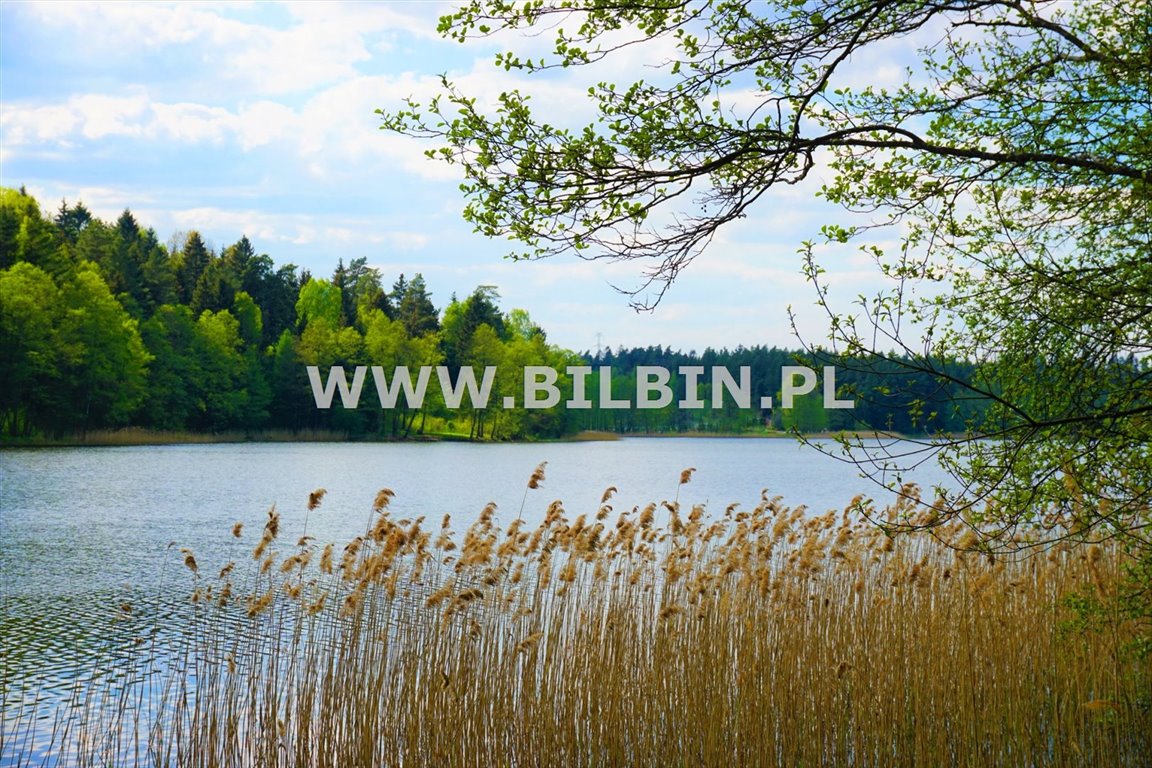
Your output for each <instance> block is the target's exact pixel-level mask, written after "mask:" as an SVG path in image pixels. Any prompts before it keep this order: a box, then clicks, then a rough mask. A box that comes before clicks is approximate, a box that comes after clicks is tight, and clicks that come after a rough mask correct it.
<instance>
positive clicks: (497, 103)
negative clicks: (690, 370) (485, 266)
mask: <svg viewBox="0 0 1152 768" xmlns="http://www.w3.org/2000/svg"><path fill="white" fill-rule="evenodd" d="M1149 30H1152V4H1149V3H1147V2H1144V1H1143V0H1120V1H1119V2H1114V1H1113V0H1087V1H1086V2H1080V3H1074V4H1070V3H1061V2H1055V1H1054V0H1053V1H1046V0H1033V1H1032V2H1020V1H1019V0H955V1H953V2H892V1H891V0H771V1H768V2H757V3H746V2H727V1H724V0H714V1H707V0H705V1H701V2H695V1H693V2H688V1H687V0H684V1H681V0H656V1H655V2H645V3H633V2H591V1H589V2H580V1H579V0H575V1H573V0H566V1H565V2H533V3H514V2H507V1H506V0H494V1H492V2H482V1H481V0H474V1H473V2H469V3H466V4H465V5H463V6H462V7H460V8H459V9H457V10H456V11H454V12H453V13H451V14H450V15H447V16H445V17H443V18H442V19H441V22H440V32H441V34H443V35H445V36H447V37H450V38H454V39H456V40H459V41H461V42H463V41H466V40H469V39H475V38H486V37H494V38H495V37H496V36H500V35H503V34H504V33H509V32H511V33H528V34H530V35H532V36H533V37H535V38H538V37H539V36H541V35H543V36H546V37H548V38H550V39H551V41H552V47H551V51H549V52H547V53H545V54H544V55H540V53H539V52H538V51H539V48H540V45H539V40H537V39H531V38H530V37H529V36H528V35H524V36H522V37H520V38H519V40H520V41H521V42H520V46H521V50H520V51H516V50H506V51H503V52H501V53H499V54H497V55H496V57H495V62H494V64H495V65H496V66H497V67H499V68H501V69H504V70H508V71H512V72H515V73H517V74H520V75H523V76H534V77H536V78H537V79H541V80H544V81H545V82H546V81H547V78H548V77H550V76H552V72H553V71H554V70H563V69H568V70H571V68H581V67H584V68H588V69H589V71H590V72H592V73H596V72H598V71H601V69H602V68H606V67H609V66H610V65H611V63H612V62H613V61H615V60H626V61H628V62H629V65H630V68H629V69H628V70H627V71H628V72H629V73H636V74H642V78H640V77H636V75H633V76H632V77H631V78H630V77H627V76H625V77H624V79H620V80H618V79H617V78H619V77H620V75H619V74H618V73H619V72H620V71H621V70H619V69H617V70H615V71H614V72H615V73H616V74H614V75H613V76H612V79H613V80H614V81H607V80H606V81H601V82H599V83H597V84H594V85H591V86H590V87H589V88H588V98H589V100H590V108H591V109H592V110H593V113H594V117H593V118H592V119H591V120H590V121H589V122H588V123H587V124H582V125H568V124H565V122H564V121H565V119H566V116H561V115H552V114H538V113H537V112H536V111H534V109H533V107H532V103H531V99H530V97H529V95H527V94H526V93H523V92H521V91H520V90H509V91H506V92H503V93H501V94H499V96H498V97H497V98H495V99H494V100H491V101H489V102H485V101H482V100H481V99H480V98H479V95H478V94H473V93H468V92H466V91H465V90H463V89H462V88H460V87H459V86H457V85H456V84H455V83H453V82H452V81H451V80H450V79H448V78H447V77H445V78H444V79H443V81H442V90H441V93H440V94H439V95H438V96H437V97H435V98H433V99H432V100H430V101H428V102H427V103H418V102H415V101H409V103H408V105H407V106H406V107H405V108H402V109H399V110H394V111H391V112H383V111H382V112H381V116H382V120H383V125H382V127H383V128H384V129H387V130H391V131H397V132H401V133H404V134H407V135H410V136H416V137H423V138H426V139H430V140H432V141H433V144H434V146H433V148H432V149H430V150H429V151H428V154H429V155H430V156H431V157H434V158H438V159H441V160H443V161H444V162H446V163H450V164H454V165H456V166H458V167H459V168H460V169H462V172H463V176H464V183H463V185H462V191H463V194H464V196H465V197H466V200H467V204H466V207H465V210H464V216H465V218H466V219H467V220H468V221H469V222H471V223H472V224H474V225H475V227H476V229H477V230H478V231H479V232H481V233H483V234H485V235H488V236H492V237H507V238H511V239H513V240H516V241H518V242H519V244H520V247H519V248H518V250H517V251H516V252H515V253H513V254H510V255H512V256H513V257H514V258H541V257H547V256H553V255H557V254H561V253H575V254H577V255H579V256H581V257H584V258H588V259H614V260H637V261H638V263H639V264H641V265H643V267H642V268H643V274H644V282H643V284H642V285H641V286H640V288H638V289H636V290H634V291H631V292H630V293H631V301H632V302H633V304H634V305H635V306H637V307H638V308H652V307H653V306H655V305H656V304H657V303H658V302H659V301H660V299H661V297H662V296H663V295H664V293H665V291H666V290H668V288H669V286H670V284H671V283H672V282H673V281H675V280H676V279H677V278H678V277H679V276H680V275H681V273H682V271H683V270H684V269H685V268H686V267H688V266H689V264H690V263H691V262H692V261H693V260H694V259H695V258H697V257H698V256H699V255H700V254H701V253H702V252H703V251H704V250H705V248H706V247H707V246H708V244H709V242H710V241H711V240H712V239H713V237H714V236H715V234H716V233H717V232H718V231H719V230H720V229H721V228H723V227H725V226H728V225H730V224H731V223H732V222H735V221H737V220H739V219H740V218H742V217H745V216H747V215H749V213H750V212H751V211H753V210H754V208H753V206H755V205H756V204H757V203H758V202H759V201H761V200H764V199H765V198H767V197H768V196H769V195H770V194H771V193H772V191H773V190H774V189H777V188H780V187H782V186H786V185H794V184H797V183H800V182H801V181H804V180H806V179H807V180H813V181H819V182H822V183H821V186H820V191H819V195H820V196H821V197H823V198H825V199H826V200H828V201H830V202H832V203H836V204H839V205H841V206H843V207H844V208H846V209H848V211H849V212H850V213H846V214H844V215H843V216H841V217H839V218H838V219H837V220H836V221H830V222H829V223H828V225H827V226H825V227H824V228H823V229H822V230H821V231H820V232H819V233H815V232H814V233H813V239H812V240H811V241H809V242H806V243H798V244H797V245H798V246H799V247H800V250H801V253H802V264H803V268H804V270H805V272H806V274H807V276H808V277H809V279H810V280H811V281H812V283H813V285H814V290H815V292H816V296H817V298H818V301H819V302H820V303H821V304H822V305H823V306H824V307H825V309H826V310H827V312H828V317H829V321H830V329H831V331H830V337H829V338H828V339H826V340H823V341H822V343H828V344H830V345H831V354H834V355H836V354H846V355H849V356H852V357H854V358H857V359H864V360H868V361H869V364H872V365H876V364H880V365H889V364H895V365H896V366H897V367H899V368H901V369H903V370H906V371H912V372H917V373H925V374H928V375H929V376H931V377H932V378H933V379H934V380H935V381H937V382H938V385H939V387H941V388H944V387H949V386H956V385H959V391H958V392H954V393H953V395H952V396H951V398H950V402H949V405H948V407H950V408H952V409H954V410H956V411H961V410H963V409H964V408H965V407H966V403H967V402H968V400H969V399H970V398H979V399H990V400H992V401H993V402H994V403H995V406H994V407H993V408H991V409H987V410H984V409H981V410H980V411H979V413H974V414H973V415H972V418H971V419H970V420H969V422H968V423H967V426H966V429H965V430H964V433H963V434H962V435H961V436H957V435H956V434H954V433H949V434H941V435H939V436H937V437H936V438H935V439H932V440H928V441H925V444H924V446H923V447H924V449H925V450H926V451H928V452H929V453H930V454H933V455H937V456H938V457H939V458H940V460H942V461H943V462H944V463H945V464H946V465H947V466H948V467H949V468H951V469H952V470H953V472H954V474H955V475H956V476H957V477H958V478H959V479H960V480H961V481H962V482H963V488H964V490H963V492H960V493H946V492H944V491H943V490H940V491H939V494H938V495H939V497H940V498H938V499H936V500H931V499H926V500H925V501H926V504H929V505H930V506H929V511H928V513H927V514H919V515H917V516H915V517H914V518H909V519H907V520H902V521H895V522H893V523H892V526H893V527H894V528H900V527H913V528H915V527H934V526H937V525H939V524H941V523H943V522H946V521H948V520H953V519H957V518H959V519H961V520H963V521H965V522H967V523H969V524H970V525H972V526H973V527H974V528H975V529H976V530H978V531H979V532H980V533H981V534H982V537H983V538H982V541H981V545H982V546H988V547H990V546H992V545H993V544H998V545H1002V546H1005V547H1015V546H1019V545H1021V544H1023V545H1031V544H1033V543H1037V542H1041V543H1043V542H1048V541H1051V540H1052V539H1053V538H1058V537H1063V536H1069V535H1072V536H1077V537H1080V538H1094V537H1106V536H1121V537H1124V538H1125V539H1126V540H1127V541H1129V542H1130V543H1132V544H1133V545H1135V546H1139V547H1143V548H1144V549H1145V551H1147V550H1148V549H1149V548H1152V541H1150V539H1149V526H1150V525H1152V513H1150V511H1149V510H1150V507H1152V366H1150V365H1149V352H1152V78H1150V77H1149V75H1148V73H1149V72H1152V44H1150V43H1152V34H1150V32H1149ZM498 39H500V40H504V39H505V38H504V37H499V38H498ZM914 52H915V53H914ZM893 59H894V60H896V61H898V62H900V63H901V64H906V65H907V67H906V68H905V69H904V70H903V72H902V74H901V75H900V76H899V77H897V78H896V79H895V80H894V81H893V82H891V83H887V84H884V83H876V82H875V79H876V78H874V77H873V70H872V69H869V70H867V71H862V69H861V68H862V67H874V66H875V62H877V61H892V60H893ZM637 61H639V62H642V63H643V64H646V65H648V66H645V67H639V68H638V67H637V66H636V62H637ZM593 77H595V74H593ZM633 78H634V79H633ZM852 214H855V216H853V215H852ZM884 228H887V231H884V232H881V231H878V230H882V229H884ZM882 237H888V238H889V241H888V242H887V244H886V245H881V244H880V243H882V242H884V241H883V240H881V238H882ZM893 240H894V241H895V244H894V245H893V244H892V241H893ZM853 244H855V245H857V246H858V247H859V248H861V249H862V250H863V251H864V252H865V253H866V254H867V255H868V256H870V257H871V258H873V259H874V260H875V263H876V265H877V269H878V272H879V273H880V274H882V275H884V276H886V277H888V278H890V280H891V282H890V285H891V286H892V287H891V290H888V291H885V292H883V293H881V294H879V295H877V296H871V297H863V296H862V297H859V300H858V301H857V302H856V303H855V304H854V305H853V306H852V308H851V309H845V308H844V307H841V306H839V305H837V304H836V303H835V302H834V297H833V296H832V295H831V294H830V293H829V286H828V284H827V281H826V272H825V270H826V269H827V268H828V267H829V265H828V264H827V263H826V262H825V263H821V261H820V259H819V258H818V256H817V254H818V253H820V251H819V250H818V248H817V246H821V245H823V246H831V247H832V249H833V250H832V251H831V252H832V253H836V252H837V251H836V250H835V249H839V250H840V251H843V250H844V249H845V248H850V247H851V246H852V245H853ZM809 343H810V344H811V346H812V347H813V349H814V351H818V350H816V347H819V346H821V344H818V343H816V341H815V340H809ZM954 360H967V361H970V362H972V363H974V364H975V365H976V375H975V376H974V377H973V378H972V379H971V380H969V381H965V382H960V380H959V379H958V378H957V377H956V376H955V374H954V372H953V371H951V370H950V365H951V363H950V362H949V361H954ZM860 394H863V393H860ZM926 403H927V399H926V398H924V397H922V396H920V395H919V394H915V395H912V396H909V397H908V398H907V399H906V405H907V408H908V410H909V412H910V413H911V414H912V417H913V418H914V419H915V420H918V421H920V422H921V423H923V422H924V421H925V420H928V419H930V418H931V417H932V416H933V415H934V413H933V412H932V410H931V409H930V408H928V407H927V405H926ZM845 448H846V450H848V451H850V456H851V457H852V458H853V459H854V460H858V461H859V460H863V461H864V462H865V464H864V465H865V466H867V467H869V468H870V469H871V470H872V471H873V472H874V474H875V476H876V477H877V479H879V480H881V481H882V482H885V483H886V484H892V485H894V486H895V487H897V488H899V487H901V485H902V478H901V474H902V472H901V471H902V470H903V469H905V468H907V467H908V466H909V465H910V464H912V463H915V462H917V461H921V460H924V458H925V457H924V456H923V455H919V454H917V455H912V456H909V455H892V454H890V453H886V450H887V447H886V446H885V445H881V446H879V448H877V447H876V446H875V444H871V445H866V444H863V443H857V444H855V445H847V446H845ZM862 452H863V453H862ZM908 492H909V493H913V491H912V490H910V489H909V491H908ZM1025 531H1027V533H1026V532H1025Z"/></svg>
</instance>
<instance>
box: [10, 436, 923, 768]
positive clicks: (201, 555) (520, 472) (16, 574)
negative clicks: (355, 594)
mask: <svg viewBox="0 0 1152 768" xmlns="http://www.w3.org/2000/svg"><path fill="white" fill-rule="evenodd" d="M542 461H547V462H548V465H547V469H546V478H545V481H544V482H543V484H542V487H541V488H539V489H536V490H527V487H526V486H527V481H528V478H529V476H530V475H531V474H532V471H533V469H535V467H536V466H537V465H538V464H539V463H540V462H542ZM688 467H695V468H696V471H695V473H694V474H693V475H692V479H691V482H689V483H688V484H686V485H683V486H681V485H680V484H679V478H680V473H681V471H682V470H683V469H686V468H688ZM905 479H908V480H914V481H916V482H919V483H920V484H921V485H922V486H924V487H929V486H932V485H934V484H937V483H942V482H944V481H945V477H944V475H943V474H942V473H941V472H940V471H939V470H938V469H936V468H935V465H934V464H933V465H931V466H924V467H921V468H920V469H919V470H917V471H916V472H913V473H912V474H910V475H908V476H906V477H905ZM608 486H616V487H617V489H618V492H617V494H616V496H615V497H614V498H613V500H612V502H611V503H612V504H613V506H614V508H615V509H616V510H618V511H622V510H628V509H631V508H632V507H633V506H643V505H645V504H647V503H649V502H660V501H662V500H672V499H674V498H676V497H677V494H678V495H679V501H680V502H681V504H682V505H685V506H687V505H692V504H700V503H703V504H705V505H706V508H707V510H708V511H709V512H710V513H711V514H713V515H720V514H722V513H723V511H724V508H725V507H726V506H728V505H729V504H731V503H739V504H740V505H741V506H743V507H745V508H751V507H753V506H755V505H756V503H757V502H758V501H759V500H760V497H761V492H762V491H763V490H764V489H767V492H768V494H769V495H770V496H776V495H779V496H782V497H783V500H784V503H786V504H788V505H792V506H797V505H801V504H804V505H807V506H808V507H809V508H810V509H811V510H813V511H815V512H824V511H826V510H828V509H842V508H843V507H844V506H845V505H846V504H847V503H848V502H849V501H850V500H851V499H852V498H853V497H854V496H856V495H857V494H865V495H866V496H869V497H872V498H874V499H875V501H876V502H877V505H878V506H882V505H884V504H885V503H888V502H889V501H891V499H892V496H891V494H890V493H888V492H886V491H884V489H882V488H880V487H879V486H877V485H875V484H874V483H872V482H870V481H869V480H867V479H864V478H861V477H860V476H859V469H858V468H857V467H855V466H854V465H852V464H850V463H845V462H842V461H838V460H837V459H834V458H831V457H829V456H825V455H823V454H821V453H820V452H819V451H817V450H815V449H813V448H811V447H807V446H802V445H800V444H798V443H796V442H793V441H791V440H781V439H748V438H743V439H737V438H634V439H623V440H618V441H605V442H575V443H539V444H517V445H483V444H468V443H417V444H396V443H391V444H348V443H339V444H325V443H304V444H287V443H276V444H222V445H169V446H141V447H107V448H103V447H102V448H61V449H28V450H4V451H0V586H2V601H3V606H2V608H3V611H2V623H0V683H2V685H0V688H2V697H3V706H4V716H3V721H2V724H0V725H2V728H3V730H2V731H0V737H2V738H0V765H8V764H12V763H16V762H17V761H18V759H19V758H20V757H22V756H23V757H25V758H26V757H28V752H29V751H30V750H33V749H35V748H36V747H35V743H36V741H37V739H39V738H41V737H42V734H43V732H44V731H45V730H50V726H43V727H40V728H37V729H36V730H35V732H36V734H38V735H37V736H36V737H35V738H33V737H31V736H28V735H27V734H30V733H32V730H31V729H30V728H29V725H30V721H32V720H43V721H45V722H46V723H47V722H48V721H50V720H51V719H52V718H53V717H55V716H56V714H57V713H58V711H59V705H60V703H61V702H63V701H66V700H67V699H68V698H69V697H70V696H72V697H74V696H75V695H76V689H75V683H76V681H77V678H78V676H79V675H80V674H81V670H83V669H91V668H92V666H93V665H92V659H93V657H94V655H97V654H99V655H102V656H107V657H108V658H110V659H115V658H117V655H118V654H127V653H128V652H129V650H128V645H129V644H130V640H131V637H132V636H133V632H134V631H135V629H134V627H133V626H132V621H125V618H126V617H125V616H123V615H121V614H118V613H117V609H118V607H119V606H122V605H124V604H130V605H132V606H134V612H133V614H132V617H133V620H136V618H137V617H140V616H142V615H143V614H144V613H145V612H144V610H143V609H142V607H141V606H148V607H149V611H148V612H149V616H148V620H150V621H155V619H156V617H157V615H158V614H164V615H170V616H177V615H179V611H178V607H177V606H176V605H175V603H173V604H171V605H163V604H161V603H162V602H163V600H164V598H161V597H159V596H160V595H164V594H168V593H171V594H173V595H179V594H184V595H186V594H187V593H188V592H190V591H191V580H190V574H189V573H188V571H186V570H185V569H184V567H183V565H182V556H181V555H180V554H179V552H178V548H179V547H189V548H191V549H192V550H193V551H194V552H195V555H196V558H197V560H198V561H199V563H200V567H201V569H202V570H204V571H205V572H209V573H214V572H215V570H216V569H218V568H219V567H220V566H221V565H222V564H223V563H224V562H227V561H228V560H231V559H239V558H240V557H242V556H243V551H246V550H247V549H248V548H250V546H251V544H250V543H246V544H243V545H241V543H240V542H236V541H235V540H233V538H232V537H231V535H230V529H231V527H232V525H233V524H234V523H236V522H244V523H245V525H246V527H247V528H248V531H249V535H248V536H247V537H246V541H249V542H250V541H252V540H254V537H256V536H258V532H259V530H260V528H261V527H262V526H263V522H264V520H265V519H266V512H267V510H268V508H269V507H271V506H272V505H273V504H275V505H276V508H277V509H278V510H279V511H280V513H281V515H282V522H281V530H282V534H281V535H282V536H283V537H285V538H286V539H291V540H292V541H294V540H295V539H296V538H297V537H298V536H299V535H300V533H301V532H303V530H304V529H305V514H306V504H307V499H308V494H309V493H310V492H311V491H313V490H315V489H317V488H325V489H327V492H328V493H327V495H326V496H325V498H324V501H323V504H322V506H321V507H320V509H318V510H316V511H314V512H312V513H311V514H310V515H308V518H307V531H308V533H309V534H311V535H313V536H315V537H316V539H317V540H318V541H319V542H321V543H323V542H326V541H337V542H343V541H347V540H348V539H350V538H352V537H354V536H355V535H357V534H358V533H362V532H363V530H364V527H365V524H366V523H367V521H368V518H369V513H370V510H371V505H372V500H373V498H374V497H375V495H376V492H377V491H378V490H379V489H381V488H385V487H387V488H391V489H392V490H394V491H395V493H396V496H395V499H394V500H393V502H392V505H391V507H390V509H391V511H392V514H393V516H394V517H410V518H416V517H419V516H425V517H427V519H428V521H429V524H430V525H431V526H436V525H438V524H439V521H440V518H441V517H442V516H443V515H444V514H446V513H447V514H451V515H452V517H453V520H454V525H453V527H454V528H455V529H456V530H457V531H461V530H463V529H464V528H465V527H466V526H467V524H468V523H469V522H471V521H472V519H473V518H474V517H475V516H476V515H477V514H478V513H479V512H480V510H481V509H482V508H483V507H484V506H485V505H486V504H487V503H489V502H495V503H496V505H497V510H498V511H497V516H496V519H497V521H499V522H501V523H508V522H510V521H512V520H514V519H515V518H516V517H517V516H519V515H521V514H522V516H523V518H524V519H525V521H526V522H528V523H529V524H535V523H536V522H537V521H539V520H540V519H541V518H542V516H543V513H544V510H545V509H546V508H547V507H548V505H549V503H551V502H552V501H553V500H554V499H560V500H561V501H562V502H563V503H564V507H565V509H566V511H567V514H568V516H569V517H570V518H574V517H575V516H576V515H579V514H588V515H589V516H591V515H593V514H594V513H595V512H596V510H597V508H598V506H599V503H600V498H601V494H602V493H603V491H604V489H605V488H607V487H608ZM173 542H175V546H174V545H173ZM238 547H240V548H239V549H238ZM171 586H176V587H177V588H176V589H166V587H171ZM183 587H187V589H183ZM173 599H175V598H173ZM121 636H122V639H123V642H120V641H118V640H117V638H119V637H121ZM35 764H39V759H37V761H36V763H35Z"/></svg>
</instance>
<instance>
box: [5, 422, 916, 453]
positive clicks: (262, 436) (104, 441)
mask: <svg viewBox="0 0 1152 768" xmlns="http://www.w3.org/2000/svg"><path fill="white" fill-rule="evenodd" d="M843 436H847V437H849V438H853V439H855V438H862V439H877V440H879V439H909V438H910V436H908V435H898V434H891V433H881V432H872V431H850V432H849V431H845V432H813V433H810V434H805V435H803V437H804V438H806V439H812V440H829V439H836V438H839V437H843ZM667 438H727V439H739V440H748V439H761V440H763V439H767V440H781V439H788V440H795V439H796V435H794V434H793V433H791V432H783V431H778V430H772V431H768V430H765V431H763V432H696V431H692V432H630V433H624V434H621V433H618V432H608V431H602V430H584V431H581V432H577V433H575V434H572V435H565V436H564V437H557V438H540V439H538V440H471V439H469V438H468V437H467V436H466V435H456V434H451V433H433V434H424V435H413V436H411V437H409V438H407V439H403V440H397V439H388V438H377V437H374V436H366V437H349V436H348V435H346V434H344V433H342V432H333V431H327V430H301V431H299V432H292V431H289V430H266V431H254V432H242V431H235V432H219V433H200V432H175V431H164V430H149V429H143V428H140V427H127V428H124V429H117V430H96V431H92V432H89V433H87V434H86V435H65V436H62V437H46V436H43V435H39V436H35V437H29V438H15V437H3V438H0V449H6V448H97V447H116V446H144V445H215V444H229V443H435V442H474V443H478V444H486V443H490V444H492V445H500V444H502V443H504V444H512V443H580V442H602V441H604V442H606V441H615V440H623V439H657V440H659V439H667Z"/></svg>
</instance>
